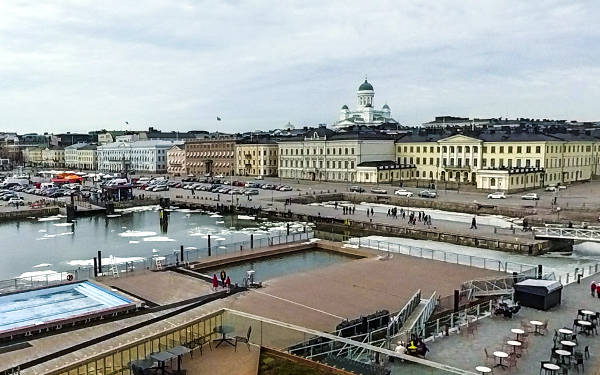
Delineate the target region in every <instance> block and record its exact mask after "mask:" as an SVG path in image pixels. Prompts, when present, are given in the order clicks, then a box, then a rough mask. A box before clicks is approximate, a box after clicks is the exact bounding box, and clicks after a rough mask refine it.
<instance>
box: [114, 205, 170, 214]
mask: <svg viewBox="0 0 600 375" xmlns="http://www.w3.org/2000/svg"><path fill="white" fill-rule="evenodd" d="M159 208H160V207H159V206H158V205H153V206H139V207H129V208H119V209H116V210H115V212H120V213H129V212H144V211H156V210H158V209H159Z"/></svg>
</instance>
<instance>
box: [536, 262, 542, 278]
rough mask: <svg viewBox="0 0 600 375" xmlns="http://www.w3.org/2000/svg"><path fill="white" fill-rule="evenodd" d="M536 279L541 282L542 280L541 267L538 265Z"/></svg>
mask: <svg viewBox="0 0 600 375" xmlns="http://www.w3.org/2000/svg"><path fill="white" fill-rule="evenodd" d="M537 279H538V280H541V279H542V265H541V264H538V269H537Z"/></svg>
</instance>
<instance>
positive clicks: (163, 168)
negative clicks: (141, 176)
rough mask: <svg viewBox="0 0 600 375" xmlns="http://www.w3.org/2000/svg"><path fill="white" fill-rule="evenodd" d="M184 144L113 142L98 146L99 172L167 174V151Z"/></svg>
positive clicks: (168, 142) (169, 142)
mask: <svg viewBox="0 0 600 375" xmlns="http://www.w3.org/2000/svg"><path fill="white" fill-rule="evenodd" d="M181 144H182V142H171V141H160V140H156V141H137V142H113V143H109V144H106V145H102V146H98V148H97V158H98V170H99V171H103V172H123V171H129V172H133V173H165V172H167V151H168V150H169V149H170V148H171V147H173V146H174V145H181Z"/></svg>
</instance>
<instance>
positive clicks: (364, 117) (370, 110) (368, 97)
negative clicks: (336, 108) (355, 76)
mask: <svg viewBox="0 0 600 375" xmlns="http://www.w3.org/2000/svg"><path fill="white" fill-rule="evenodd" d="M374 97H375V90H374V89H373V85H371V84H370V83H369V82H368V81H367V80H366V79H365V81H364V82H363V83H362V84H361V85H360V86H359V87H358V91H357V93H356V109H355V110H354V111H351V110H350V109H349V108H348V106H347V105H345V104H344V105H343V106H342V109H341V110H340V119H339V121H338V122H336V123H335V124H334V125H333V126H334V127H335V128H336V129H342V128H347V127H349V126H354V125H363V126H377V125H382V124H398V121H396V120H394V119H393V118H392V110H391V109H390V107H389V106H388V105H387V104H384V105H383V107H382V108H381V109H380V110H378V109H375V103H374V101H373V99H374Z"/></svg>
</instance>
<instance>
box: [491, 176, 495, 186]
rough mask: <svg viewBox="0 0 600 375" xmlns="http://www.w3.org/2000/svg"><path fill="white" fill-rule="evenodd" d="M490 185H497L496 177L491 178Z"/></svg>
mask: <svg viewBox="0 0 600 375" xmlns="http://www.w3.org/2000/svg"><path fill="white" fill-rule="evenodd" d="M490 186H496V179H495V178H493V177H492V178H490Z"/></svg>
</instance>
